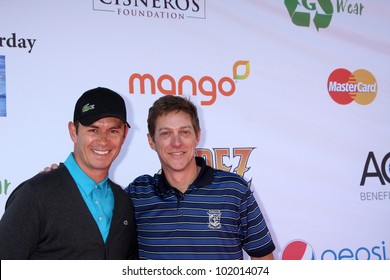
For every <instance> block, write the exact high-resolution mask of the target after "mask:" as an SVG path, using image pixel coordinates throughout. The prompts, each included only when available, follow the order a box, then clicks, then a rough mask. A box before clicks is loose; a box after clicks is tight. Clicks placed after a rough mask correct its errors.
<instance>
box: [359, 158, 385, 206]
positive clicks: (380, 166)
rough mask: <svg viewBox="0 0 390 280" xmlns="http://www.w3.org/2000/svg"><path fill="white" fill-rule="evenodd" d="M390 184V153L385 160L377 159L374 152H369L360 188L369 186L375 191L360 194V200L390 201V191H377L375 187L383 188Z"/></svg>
mask: <svg viewBox="0 0 390 280" xmlns="http://www.w3.org/2000/svg"><path fill="white" fill-rule="evenodd" d="M388 184H390V153H387V154H386V155H385V156H384V157H383V158H377V156H375V154H374V152H372V151H371V152H369V153H368V155H367V159H366V162H365V164H364V167H363V172H362V178H361V180H360V186H366V185H369V186H370V187H373V190H375V191H372V190H371V191H364V192H360V200H362V201H372V200H376V201H381V200H390V191H387V190H383V188H381V189H375V187H378V186H379V187H383V186H385V185H388Z"/></svg>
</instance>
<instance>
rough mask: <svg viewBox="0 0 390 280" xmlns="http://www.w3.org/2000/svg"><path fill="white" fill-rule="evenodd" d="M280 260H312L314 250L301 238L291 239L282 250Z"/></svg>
mask: <svg viewBox="0 0 390 280" xmlns="http://www.w3.org/2000/svg"><path fill="white" fill-rule="evenodd" d="M281 259H282V260H314V259H315V256H314V250H313V248H312V247H311V245H310V244H309V243H307V242H306V241H303V240H294V241H291V242H290V243H288V244H287V245H286V247H284V249H283V251H282V257H281Z"/></svg>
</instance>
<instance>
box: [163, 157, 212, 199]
mask: <svg viewBox="0 0 390 280" xmlns="http://www.w3.org/2000/svg"><path fill="white" fill-rule="evenodd" d="M195 161H196V165H197V166H199V167H200V172H199V174H198V176H197V177H196V179H195V181H194V182H193V183H192V184H191V185H190V186H189V189H190V188H194V187H195V188H199V187H203V186H206V185H209V184H211V182H212V180H213V177H214V169H213V168H211V167H210V166H208V165H206V161H205V160H204V158H203V157H195ZM155 176H156V179H157V186H156V187H157V190H158V192H159V193H160V195H164V194H165V195H169V194H175V192H176V189H175V188H174V187H172V186H171V185H170V184H169V183H168V180H167V178H166V176H165V174H164V171H163V170H161V173H160V174H156V175H155Z"/></svg>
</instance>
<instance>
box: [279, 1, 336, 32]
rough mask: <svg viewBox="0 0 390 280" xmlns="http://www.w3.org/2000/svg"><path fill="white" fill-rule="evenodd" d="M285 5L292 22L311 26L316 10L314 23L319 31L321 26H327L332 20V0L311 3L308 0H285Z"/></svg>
mask: <svg viewBox="0 0 390 280" xmlns="http://www.w3.org/2000/svg"><path fill="white" fill-rule="evenodd" d="M315 2H317V3H318V5H317V3H315ZM284 5H285V6H286V8H287V10H288V13H289V14H290V17H291V20H292V22H293V23H294V24H295V25H298V26H305V27H309V26H310V22H311V17H312V14H314V12H315V14H314V17H313V23H314V25H315V27H316V29H317V31H319V29H320V28H327V27H328V26H329V24H330V22H331V20H332V15H333V4H332V2H331V1H330V0H317V1H311V3H308V0H301V1H298V0H284Z"/></svg>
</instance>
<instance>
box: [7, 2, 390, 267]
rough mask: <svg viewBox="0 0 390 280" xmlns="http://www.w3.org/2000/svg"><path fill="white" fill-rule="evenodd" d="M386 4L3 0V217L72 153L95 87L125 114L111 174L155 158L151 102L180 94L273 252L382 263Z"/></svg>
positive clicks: (212, 157) (151, 167)
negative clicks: (20, 194) (78, 122)
mask: <svg viewBox="0 0 390 280" xmlns="http://www.w3.org/2000/svg"><path fill="white" fill-rule="evenodd" d="M389 10H390V3H389V2H388V1H384V0H375V1H368V0H360V1H359V0H357V1H356V0H354V1H351V0H322V1H311V0H305V1H303V0H302V1H298V0H285V1H267V0H256V1H254V0H240V1H237V0H223V1H219V0H174V1H171V0H82V1H79V0H67V1H43V0H37V1H23V0H0V145H1V152H0V155H1V156H0V216H1V215H2V214H3V213H4V206H5V202H6V200H7V198H8V197H9V195H10V194H11V192H12V191H13V190H14V189H15V188H16V187H17V186H18V185H19V184H20V183H21V182H22V181H24V180H26V179H28V178H30V177H32V176H33V175H34V174H36V173H37V172H39V171H41V170H42V169H43V168H44V167H45V166H48V165H50V164H51V163H58V162H61V161H64V160H65V159H66V157H67V156H68V154H69V153H70V152H71V151H72V149H73V145H72V142H71V140H70V137H69V135H68V129H67V124H68V121H70V120H71V119H72V116H73V108H74V104H75V102H76V100H77V98H78V97H79V96H80V95H81V94H82V93H83V92H84V91H86V90H88V89H90V88H93V87H97V86H104V87H109V88H111V89H113V90H115V91H117V92H118V93H120V94H121V95H122V96H123V97H124V98H125V100H126V102H127V108H128V110H129V123H130V124H131V126H132V129H131V131H130V134H129V137H128V139H127V141H126V144H125V145H124V147H123V150H122V152H121V155H120V156H119V158H118V159H117V160H116V162H115V164H114V165H113V167H112V170H111V172H110V174H111V177H112V178H113V180H114V181H116V182H117V183H119V184H121V185H122V186H126V185H127V184H128V183H129V182H130V181H132V179H134V178H135V177H136V176H138V175H141V174H145V173H155V172H157V171H158V170H159V167H160V165H159V161H158V158H157V155H156V154H155V152H154V151H152V150H151V149H150V148H149V145H148V143H147V138H146V133H147V126H146V118H147V111H148V108H149V107H150V106H151V105H152V103H153V101H154V100H156V99H157V98H159V97H160V96H163V95H165V94H174V95H184V96H189V97H190V99H191V100H192V101H193V102H194V103H195V104H196V105H197V106H198V108H199V113H200V117H201V125H202V141H201V142H200V144H199V146H198V148H199V149H198V154H199V155H201V156H204V157H205V158H206V159H207V162H208V163H209V165H212V166H214V167H216V168H220V169H225V170H229V171H231V172H235V173H238V174H240V175H241V176H243V177H245V178H246V179H247V180H248V181H250V184H251V187H252V189H253V191H254V193H255V196H256V198H257V199H258V201H259V203H260V205H261V209H262V211H263V212H264V215H265V217H266V219H267V221H268V225H269V227H270V230H271V232H272V236H273V238H274V240H275V243H276V246H277V249H276V251H275V256H276V258H278V259H376V260H377V259H382V260H383V259H389V257H390V222H389V217H390V159H389V158H390V145H389V143H390V130H389V120H390V114H389V112H390V78H389V75H390V36H389V29H390V16H389ZM26 219H28V217H26ZM10 234H12V233H10Z"/></svg>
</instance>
